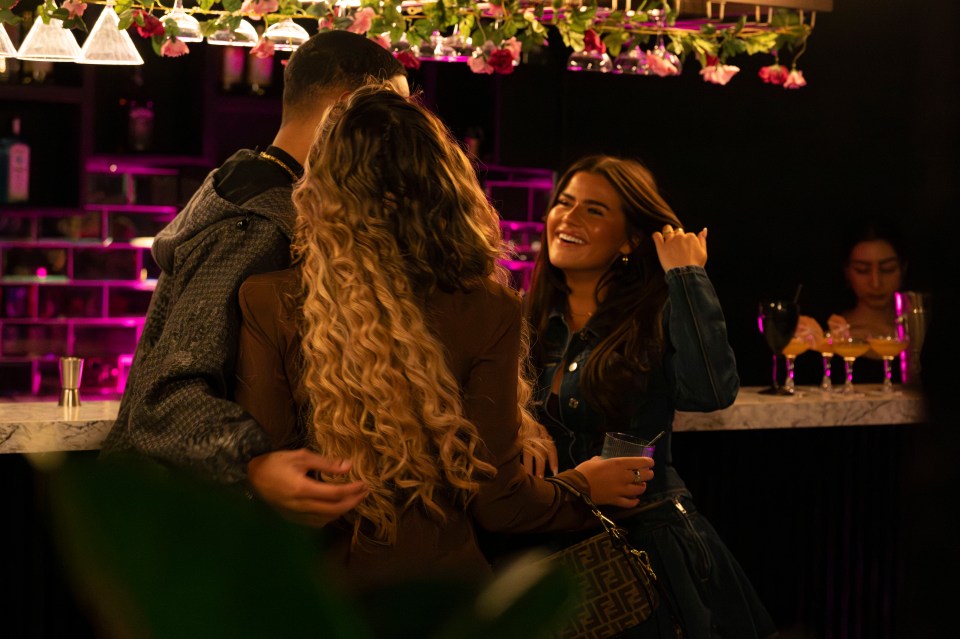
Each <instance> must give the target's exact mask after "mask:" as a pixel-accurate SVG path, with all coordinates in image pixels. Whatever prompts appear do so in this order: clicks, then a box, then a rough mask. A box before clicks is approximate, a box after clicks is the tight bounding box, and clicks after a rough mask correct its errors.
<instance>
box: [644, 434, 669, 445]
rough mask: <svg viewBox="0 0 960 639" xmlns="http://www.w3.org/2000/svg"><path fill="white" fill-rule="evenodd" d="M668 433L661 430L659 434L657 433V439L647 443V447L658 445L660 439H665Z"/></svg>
mask: <svg viewBox="0 0 960 639" xmlns="http://www.w3.org/2000/svg"><path fill="white" fill-rule="evenodd" d="M666 432H667V431H665V430H661V431H660V432H659V433H657V436H656V437H654V438H653V439H651V440H650V441H648V442H647V446H653V445H654V444H656V443H657V441H659V440H660V438H661V437H663V436H664V434H665V433H666Z"/></svg>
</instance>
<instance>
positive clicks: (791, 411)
mask: <svg viewBox="0 0 960 639" xmlns="http://www.w3.org/2000/svg"><path fill="white" fill-rule="evenodd" d="M856 388H857V392H856V393H855V394H852V395H843V394H841V393H837V392H836V391H834V392H831V393H823V392H821V391H820V389H819V388H814V387H806V386H803V387H801V386H798V387H797V393H796V394H794V395H767V394H764V393H762V392H761V391H763V390H765V389H764V388H760V387H746V388H741V389H740V393H739V395H737V401H735V402H734V403H733V406H730V407H729V408H725V409H723V410H718V411H713V412H711V413H684V412H677V416H676V418H675V419H674V422H673V429H674V430H675V431H703V430H751V429H761V428H812V427H822V426H881V425H887V424H919V423H923V422H924V421H926V413H925V407H924V400H923V395H922V394H921V393H920V392H919V391H917V390H913V389H905V388H901V387H899V386H897V387H895V388H896V390H895V391H894V393H892V394H886V395H885V394H883V393H881V392H880V390H881V385H880V384H857V386H856Z"/></svg>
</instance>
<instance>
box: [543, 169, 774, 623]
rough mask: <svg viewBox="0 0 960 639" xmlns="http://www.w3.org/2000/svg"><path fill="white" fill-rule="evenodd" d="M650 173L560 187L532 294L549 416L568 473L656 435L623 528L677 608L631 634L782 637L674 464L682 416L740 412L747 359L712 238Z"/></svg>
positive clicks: (593, 175) (588, 173) (610, 172)
mask: <svg viewBox="0 0 960 639" xmlns="http://www.w3.org/2000/svg"><path fill="white" fill-rule="evenodd" d="M681 226H682V225H681V224H680V221H679V220H678V218H677V216H676V214H675V213H674V212H673V211H672V210H671V209H670V207H669V205H668V204H667V203H666V202H665V201H664V199H663V198H662V197H661V196H660V194H659V192H658V191H657V187H656V184H655V182H654V180H653V176H652V175H651V174H650V173H649V172H648V171H647V170H646V169H645V168H644V167H642V166H641V165H640V164H638V163H636V162H634V161H631V160H625V159H619V158H613V157H606V156H594V157H588V158H584V159H582V160H580V161H578V162H577V163H575V164H574V165H573V166H572V167H571V168H570V169H568V170H567V172H566V173H565V174H564V175H563V177H562V178H561V179H560V182H559V183H558V185H557V189H556V191H555V193H554V195H553V198H552V201H551V205H550V211H549V213H548V214H547V218H546V229H545V232H544V237H543V243H542V249H541V251H540V254H539V256H538V258H537V265H536V271H535V275H534V281H533V284H532V286H531V290H530V293H529V297H528V299H527V306H528V317H529V319H530V324H531V327H532V330H533V337H534V349H533V355H534V364H535V366H536V373H537V378H538V391H537V393H538V394H537V398H536V399H537V400H538V405H539V410H540V421H541V423H542V424H543V425H544V426H546V427H547V430H548V431H549V433H550V434H551V435H552V437H553V438H554V441H555V443H556V446H557V453H558V457H559V468H560V470H563V469H566V468H572V467H574V466H575V465H576V464H577V463H579V462H581V461H583V460H585V459H589V458H590V457H591V456H593V455H597V454H599V452H600V449H601V447H602V444H603V437H604V433H606V432H608V431H621V432H627V433H631V434H633V435H636V436H639V437H642V438H645V439H650V438H652V437H654V436H655V435H656V434H657V433H658V432H660V431H661V430H663V431H666V435H665V436H664V437H663V438H662V439H661V440H660V441H659V442H658V444H657V447H656V452H655V456H654V461H655V473H654V478H653V479H652V480H651V481H650V483H649V485H648V487H647V490H646V492H645V493H644V495H643V499H642V501H641V504H640V506H639V507H638V508H637V509H634V510H635V511H636V512H634V511H628V512H624V513H622V517H619V518H618V519H620V521H621V522H622V523H623V524H624V526H625V527H626V528H627V529H628V530H629V531H630V535H631V539H632V541H633V542H634V545H635V546H636V547H638V548H642V549H645V550H646V551H648V553H649V554H650V557H651V561H652V564H653V568H654V570H655V571H656V573H657V575H658V576H659V577H660V580H661V583H662V584H663V585H664V586H665V588H666V591H667V593H668V595H669V597H670V599H671V600H672V603H673V605H672V606H666V605H661V607H660V608H659V610H658V612H657V614H656V615H655V617H654V618H652V619H651V620H649V621H647V622H646V623H644V624H641V625H640V626H639V627H637V628H634V629H633V631H631V635H630V636H639V637H659V636H665V637H666V636H672V629H671V620H670V614H669V612H670V608H671V607H672V608H675V609H676V612H677V616H678V617H679V619H680V621H681V622H682V625H683V627H684V631H685V632H684V636H685V637H687V638H688V639H700V638H714V637H724V638H728V637H729V638H734V639H750V638H752V637H767V636H772V635H774V634H775V628H774V626H773V622H772V621H771V619H770V617H769V615H768V614H767V611H766V610H765V609H764V607H763V605H762V603H761V602H760V600H759V598H758V597H757V595H756V593H755V592H754V590H753V587H752V586H751V584H750V582H749V580H748V579H747V577H746V575H744V573H743V571H742V569H741V568H740V566H739V564H738V563H737V561H736V559H734V557H733V556H732V555H731V554H730V552H729V551H728V550H727V548H726V546H725V545H724V544H723V542H722V541H721V540H720V538H719V537H718V536H717V534H716V532H715V531H714V530H713V528H712V526H711V525H710V524H709V522H707V520H706V519H705V518H704V517H703V516H702V515H700V514H698V513H697V511H696V508H695V506H694V504H693V501H692V499H691V496H690V493H689V492H688V491H687V490H686V487H685V486H684V483H683V480H682V479H681V478H680V476H679V475H678V474H677V471H676V470H675V469H674V468H673V466H672V460H671V451H670V440H671V438H670V430H671V425H672V423H673V416H674V411H675V410H676V409H680V410H685V411H712V410H717V409H720V408H724V407H726V406H729V405H730V404H731V403H733V400H734V399H735V398H736V395H737V391H738V389H739V378H738V377H737V370H736V362H735V360H734V355H733V351H732V350H731V348H730V345H729V344H728V343H727V332H726V325H725V323H724V319H723V313H722V311H721V309H720V303H719V301H718V300H717V296H716V293H715V292H714V289H713V285H712V284H711V283H710V280H709V278H708V277H707V274H706V271H705V270H704V265H705V264H706V261H707V229H706V228H704V229H703V230H702V231H700V232H699V233H696V234H695V233H687V232H685V231H684V230H683V229H682V228H681Z"/></svg>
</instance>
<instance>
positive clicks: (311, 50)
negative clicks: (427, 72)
mask: <svg viewBox="0 0 960 639" xmlns="http://www.w3.org/2000/svg"><path fill="white" fill-rule="evenodd" d="M398 75H405V71H404V68H403V65H402V64H400V63H399V62H398V61H397V59H396V58H394V57H393V54H391V53H390V52H389V51H387V50H386V49H384V48H383V47H381V46H380V45H379V44H377V43H375V42H373V41H372V40H370V39H368V38H366V37H365V36H362V35H357V34H356V33H350V32H349V31H322V32H320V33H317V34H315V35H314V36H313V37H311V38H310V39H309V40H307V41H306V42H304V43H303V44H302V45H300V47H299V48H298V49H297V50H296V51H295V52H294V53H293V55H292V56H290V61H289V62H288V63H287V67H286V69H285V70H284V72H283V117H284V119H285V120H286V119H287V118H288V117H290V116H293V117H297V116H298V115H300V114H301V113H304V112H306V111H307V110H309V109H311V108H312V106H313V105H314V104H315V103H316V101H317V99H318V98H319V97H321V94H324V93H330V92H342V91H353V90H355V89H357V88H358V87H360V86H361V85H363V84H364V83H366V82H367V81H368V80H369V79H370V78H371V77H373V78H375V79H378V80H389V79H390V78H392V77H395V76H398Z"/></svg>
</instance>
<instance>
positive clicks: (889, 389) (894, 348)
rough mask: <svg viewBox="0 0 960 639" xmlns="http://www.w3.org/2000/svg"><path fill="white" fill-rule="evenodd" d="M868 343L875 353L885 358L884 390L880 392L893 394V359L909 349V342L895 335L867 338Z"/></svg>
mask: <svg viewBox="0 0 960 639" xmlns="http://www.w3.org/2000/svg"><path fill="white" fill-rule="evenodd" d="M867 343H868V344H869V345H870V348H872V349H873V352H874V353H876V354H877V355H879V356H880V357H881V358H883V388H881V389H880V392H881V393H884V394H889V393H893V392H894V391H893V382H892V381H891V380H890V376H891V373H892V371H891V365H892V364H893V358H894V357H896V356H897V355H899V354H900V353H902V352H903V350H904V349H905V348H906V347H907V341H906V340H902V339H899V338H897V337H896V336H894V335H885V336H882V337H870V338H867Z"/></svg>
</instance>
